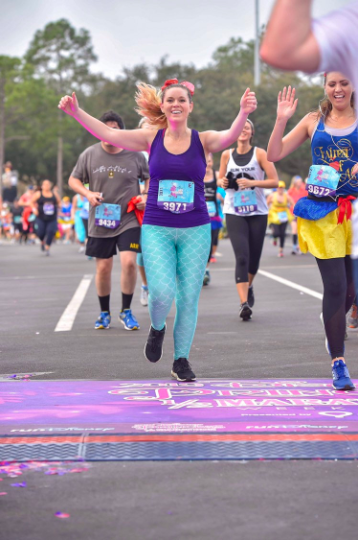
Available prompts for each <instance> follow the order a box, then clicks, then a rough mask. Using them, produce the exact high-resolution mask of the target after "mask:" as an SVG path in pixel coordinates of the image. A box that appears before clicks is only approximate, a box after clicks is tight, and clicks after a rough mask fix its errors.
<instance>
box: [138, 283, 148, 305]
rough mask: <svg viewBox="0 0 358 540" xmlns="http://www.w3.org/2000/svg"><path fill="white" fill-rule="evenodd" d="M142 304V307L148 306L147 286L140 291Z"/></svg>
mask: <svg viewBox="0 0 358 540" xmlns="http://www.w3.org/2000/svg"><path fill="white" fill-rule="evenodd" d="M140 303H141V304H142V306H147V305H148V287H146V286H145V285H142V287H141V289H140Z"/></svg>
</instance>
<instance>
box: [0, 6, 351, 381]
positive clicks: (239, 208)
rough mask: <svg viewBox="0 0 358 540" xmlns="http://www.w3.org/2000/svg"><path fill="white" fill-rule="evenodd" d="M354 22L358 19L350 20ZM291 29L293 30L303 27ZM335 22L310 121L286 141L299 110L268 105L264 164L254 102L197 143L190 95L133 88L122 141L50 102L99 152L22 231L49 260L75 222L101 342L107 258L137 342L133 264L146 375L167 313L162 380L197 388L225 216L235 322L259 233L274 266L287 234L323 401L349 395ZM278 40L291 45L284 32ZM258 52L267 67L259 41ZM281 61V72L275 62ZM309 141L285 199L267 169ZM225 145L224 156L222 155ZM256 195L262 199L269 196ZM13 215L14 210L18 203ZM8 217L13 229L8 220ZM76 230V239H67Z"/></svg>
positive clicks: (347, 243)
mask: <svg viewBox="0 0 358 540" xmlns="http://www.w3.org/2000/svg"><path fill="white" fill-rule="evenodd" d="M287 4H288V3H287V1H285V0H278V1H277V2H276V5H275V9H274V12H273V15H272V19H271V21H270V24H269V27H268V31H267V36H266V38H265V40H266V39H267V40H268V41H269V42H270V41H273V42H274V40H275V39H276V40H277V39H278V38H277V36H279V35H280V32H282V25H286V24H287V23H289V22H290V21H291V15H292V14H290V16H288V15H287V17H286V19H285V17H283V15H282V13H285V10H286V9H288V8H287ZM310 4H311V2H309V1H306V0H300V2H296V1H295V0H294V1H293V2H291V3H290V6H291V7H292V6H293V9H297V10H299V9H300V7H299V6H301V9H302V6H303V5H304V6H305V7H306V8H307V6H308V14H309V7H310ZM353 9H355V10H356V11H357V13H356V15H357V16H358V6H357V5H356V7H355V8H353ZM299 15H300V16H301V19H304V17H303V15H302V13H301V14H300V13H298V14H297V16H299ZM348 16H349V12H348ZM334 17H335V15H334V14H333V15H331V18H329V17H328V19H327V18H326V20H323V21H322V22H321V25H318V26H317V25H316V26H314V27H313V31H314V34H312V35H313V38H314V39H316V41H315V43H316V48H317V49H318V50H320V49H319V47H320V48H321V51H323V52H322V57H323V60H322V62H321V65H320V64H319V62H318V61H317V63H316V65H315V66H313V67H312V66H311V67H310V68H309V69H307V71H315V70H317V69H318V68H322V71H325V73H324V97H323V99H322V100H321V101H320V103H319V105H318V107H317V110H316V111H313V112H308V114H307V115H306V116H304V118H302V119H301V120H300V121H299V122H298V124H297V125H296V126H295V127H294V128H293V129H292V130H291V131H290V132H289V133H288V134H287V135H285V129H286V125H287V122H288V120H289V119H290V118H291V117H292V116H293V115H294V114H295V111H296V108H297V102H298V99H297V97H296V91H295V89H294V88H291V86H288V87H285V88H284V89H283V90H282V91H281V92H279V94H278V101H277V114H276V121H275V124H274V126H273V130H272V134H271V137H270V140H269V143H268V148H267V150H265V149H263V148H259V147H256V146H255V145H254V136H255V127H254V124H253V123H252V121H251V120H250V119H249V118H248V116H249V114H250V113H252V112H254V111H255V110H256V108H257V101H256V96H255V93H254V92H252V91H250V89H249V88H248V89H247V90H246V91H245V93H244V94H243V96H242V98H241V101H240V110H239V113H238V115H237V116H236V118H235V119H234V120H233V123H232V125H231V126H230V127H228V129H226V130H223V131H210V130H209V131H205V132H198V131H196V130H195V129H190V128H189V127H188V120H189V117H190V114H191V112H192V110H193V107H194V102H193V96H194V92H195V87H194V85H193V84H192V83H190V82H188V81H183V82H179V81H178V80H176V79H171V80H167V81H165V82H164V84H163V86H162V87H161V89H160V90H158V89H156V88H154V87H153V86H151V85H148V84H145V83H139V84H138V89H137V93H136V96H135V99H136V103H137V112H138V113H139V115H140V116H142V120H141V122H140V123H139V126H138V129H134V130H127V129H126V128H125V125H124V121H123V119H122V118H121V117H120V116H119V115H118V114H116V113H115V112H113V111H108V112H107V113H105V114H104V115H103V116H102V117H101V118H100V119H96V118H93V117H91V116H90V115H89V114H87V113H86V112H85V111H84V110H83V109H81V108H80V107H79V104H78V101H77V97H76V95H75V93H73V94H72V96H64V97H63V98H62V99H61V100H60V103H59V108H60V109H62V110H63V111H64V112H65V113H67V114H68V115H70V116H72V117H73V118H74V120H76V121H78V122H79V123H80V124H81V125H82V126H83V127H84V128H85V129H87V130H88V131H89V132H90V133H92V134H93V135H94V136H95V137H97V138H98V139H99V140H100V141H101V142H99V143H97V144H94V145H93V146H91V147H89V148H87V149H86V150H85V151H84V152H83V153H82V154H81V155H80V156H79V158H78V161H77V163H76V165H75V167H74V169H73V171H72V173H71V176H70V179H69V186H70V188H71V189H72V190H73V191H74V192H75V193H76V196H75V197H74V199H73V202H72V204H71V202H70V201H69V200H62V201H61V200H60V199H59V197H58V195H57V194H56V192H55V191H54V190H53V189H52V188H51V184H50V183H49V182H48V181H47V180H45V181H44V182H43V184H42V186H41V189H40V190H38V191H37V192H36V193H35V194H34V195H32V198H31V208H32V213H33V214H35V220H34V225H33V230H34V231H35V233H36V234H37V236H38V237H39V238H40V240H41V245H42V247H43V249H44V251H45V252H46V254H48V253H49V248H50V245H51V241H52V239H53V237H54V236H55V234H56V230H57V217H58V218H59V227H61V228H62V231H63V236H64V239H65V241H71V235H72V234H73V233H72V229H73V226H75V229H76V216H77V231H76V234H77V238H78V239H79V242H80V243H81V244H83V245H84V244H85V243H86V248H85V249H86V255H87V256H88V257H93V258H95V259H96V288H97V294H98V298H99V304H100V316H99V318H98V319H97V321H96V323H95V328H96V329H107V328H109V326H110V323H111V308H110V295H111V272H112V267H113V256H114V255H115V254H116V252H117V249H118V251H119V256H120V261H121V269H122V272H121V293H122V307H121V311H120V313H119V320H120V321H121V323H122V324H123V325H124V328H125V329H126V330H138V329H139V323H138V321H137V320H136V318H135V317H134V315H133V313H132V310H131V302H132V298H133V293H134V288H135V284H136V278H137V262H138V264H139V267H140V269H141V278H142V293H143V297H145V302H148V308H149V314H150V319H151V326H150V329H149V334H148V337H147V341H146V343H145V346H144V355H145V357H146V358H147V359H148V360H149V361H150V362H158V361H159V360H160V359H161V358H162V356H163V344H164V338H165V334H166V319H167V316H168V313H169V310H170V309H171V306H172V303H173V301H174V300H175V305H176V316H175V321H174V329H173V334H174V362H173V365H172V369H171V375H172V376H173V377H174V378H176V379H177V380H178V381H183V382H184V381H185V382H189V381H193V380H195V374H194V372H193V370H192V367H191V365H190V363H189V354H190V349H191V345H192V341H193V338H194V333H195V328H196V322H197V314H198V309H197V308H198V301H199V295H200V291H201V288H202V286H203V285H204V286H207V285H208V284H209V282H210V272H209V264H210V261H211V262H213V261H214V260H215V257H216V253H217V245H218V237H219V232H220V229H221V228H222V227H223V214H224V215H225V222H226V228H227V233H228V236H229V238H230V241H231V244H232V248H233V251H234V254H235V260H236V266H235V284H236V288H237V293H238V297H239V299H240V309H239V316H240V317H241V318H242V320H243V321H249V320H250V319H251V318H252V314H253V306H254V303H255V295H254V289H253V282H254V278H255V276H256V274H257V271H258V268H259V264H260V258H261V253H262V247H263V243H264V238H265V234H266V230H267V227H268V225H269V226H270V227H271V228H272V236H273V239H274V242H275V243H278V256H279V257H283V254H284V242H285V237H286V228H287V225H288V224H289V223H290V225H291V228H292V239H293V248H292V254H293V255H295V254H297V253H299V252H302V253H307V252H309V253H311V254H312V255H313V256H314V257H315V259H316V261H317V266H318V269H319V272H320V274H321V277H322V282H323V287H324V295H323V310H322V322H323V324H324V327H325V332H326V348H327V352H328V354H329V355H330V357H331V369H332V376H333V387H334V388H335V389H337V390H353V389H354V384H353V382H352V380H351V378H350V375H349V372H348V368H347V365H346V361H345V350H344V338H345V331H346V314H347V313H348V311H349V310H350V309H351V307H352V305H353V302H354V299H355V296H356V292H355V285H354V279H353V276H354V271H353V265H352V259H351V257H350V255H351V252H352V220H351V215H352V202H354V201H355V199H356V198H357V197H358V176H357V173H358V119H357V114H356V109H355V97H354V84H353V82H352V80H351V79H350V78H349V77H348V76H347V73H348V74H350V71H349V70H347V69H344V68H345V64H344V63H340V64H337V62H336V58H335V57H334V55H333V60H332V61H331V60H330V57H329V55H328V54H326V53H327V50H329V47H328V46H327V40H326V41H325V39H326V38H325V36H326V33H325V32H324V30H325V29H326V28H331V25H332V24H333V23H334V21H335V18H334ZM332 21H333V23H332ZM306 22H307V21H306ZM308 22H309V23H310V19H308ZM292 24H293V25H294V24H296V21H294V20H292ZM280 25H281V26H280ZM286 30H287V28H286V29H285V32H286ZM285 36H287V39H290V36H289V34H287V32H286V33H285ZM270 50H271V49H270ZM262 51H263V56H265V54H266V53H265V51H266V43H265V41H264V44H263V46H262ZM318 58H320V57H319V56H318ZM269 60H270V59H269ZM269 60H268V61H269ZM281 60H282V59H281V57H280V58H278V62H280V61H281ZM272 63H274V60H272ZM282 63H283V64H284V63H285V60H282ZM280 67H282V68H283V69H289V68H290V66H286V65H281V66H280ZM293 67H295V66H293ZM338 68H339V69H342V70H343V72H341V71H337V69H338ZM297 69H299V68H297ZM307 139H309V140H310V141H311V152H312V166H311V168H310V170H309V171H307V173H308V177H307V181H306V182H303V180H302V179H301V178H300V177H297V176H296V177H294V178H293V179H292V185H291V187H290V189H289V190H288V191H287V190H286V185H285V183H284V182H283V181H280V180H279V179H278V175H277V171H276V168H275V165H274V163H276V162H278V161H280V160H281V159H283V158H285V157H286V156H288V155H289V154H291V153H292V152H294V151H295V150H296V149H297V148H298V147H299V146H300V145H302V144H303V143H304V142H305V141H306V140H307ZM233 145H235V148H234V149H228V148H229V147H232V146H233ZM218 152H221V153H222V154H221V160H220V169H219V171H218V172H216V171H215V170H214V167H213V154H215V153H218ZM139 180H140V181H141V183H142V187H141V185H140V182H139ZM266 190H271V192H270V194H269V195H268V196H267V191H266ZM222 203H223V208H222ZM17 204H18V205H19V206H21V204H22V203H21V199H20V201H18V203H17ZM23 206H25V205H23ZM14 208H15V205H14ZM25 208H26V206H25ZM24 213H25V210H24V212H23V214H24ZM23 214H22V220H23V219H24V217H23ZM13 215H14V217H16V213H15V214H13ZM30 217H31V216H30ZM2 219H3V217H2ZM28 221H29V219H28ZM81 227H82V229H81V230H82V236H81V235H79V236H78V234H79V233H78V231H79V230H80V229H79V228H81ZM357 255H358V253H357ZM148 293H149V294H148ZM356 311H357V309H356V307H355V314H356Z"/></svg>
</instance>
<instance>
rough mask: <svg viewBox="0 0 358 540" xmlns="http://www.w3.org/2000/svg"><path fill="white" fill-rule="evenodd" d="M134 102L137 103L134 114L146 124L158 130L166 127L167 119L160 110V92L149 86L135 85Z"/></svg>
mask: <svg viewBox="0 0 358 540" xmlns="http://www.w3.org/2000/svg"><path fill="white" fill-rule="evenodd" d="M135 100H136V103H137V107H136V109H135V110H136V112H137V113H138V114H140V116H143V117H145V118H146V119H147V122H148V124H150V125H151V126H155V127H156V128H158V129H162V128H166V127H167V125H168V122H167V118H166V116H165V114H164V113H163V112H162V110H161V108H160V105H161V103H162V91H161V90H157V89H156V88H155V87H154V86H152V85H151V84H146V83H143V82H140V83H138V84H137V92H136V94H135Z"/></svg>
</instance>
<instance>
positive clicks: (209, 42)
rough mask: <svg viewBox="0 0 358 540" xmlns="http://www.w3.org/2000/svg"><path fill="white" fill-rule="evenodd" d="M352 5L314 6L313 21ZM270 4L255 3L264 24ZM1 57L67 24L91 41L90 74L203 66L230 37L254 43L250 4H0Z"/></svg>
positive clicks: (187, 0) (319, 2)
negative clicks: (163, 62)
mask: <svg viewBox="0 0 358 540" xmlns="http://www.w3.org/2000/svg"><path fill="white" fill-rule="evenodd" d="M350 1H351V0H315V1H314V4H313V5H314V11H313V13H314V16H320V15H323V14H325V13H327V12H329V11H332V10H333V9H337V8H339V7H341V6H344V5H347V4H349V3H350ZM273 4H274V0H260V24H266V23H267V21H268V19H269V15H270V12H271V9H272V6H273ZM0 6H1V42H0V54H5V55H9V56H22V55H23V54H24V53H25V51H26V50H27V48H28V45H29V43H30V41H31V39H32V37H33V35H34V33H35V32H36V30H39V29H42V28H44V26H45V25H46V24H47V23H49V22H52V21H56V20H58V19H61V18H66V19H68V20H69V21H70V23H71V24H72V25H73V26H75V27H76V28H86V29H87V30H89V32H90V34H91V36H92V42H93V46H94V51H95V53H96V55H97V56H98V62H97V63H96V64H94V65H93V67H92V71H96V72H102V73H103V74H105V75H106V76H107V77H110V78H112V79H113V78H115V77H116V76H117V75H119V74H120V73H121V71H122V68H123V66H128V67H131V66H134V65H135V64H138V63H141V62H144V63H147V64H155V63H157V62H158V60H159V59H160V58H161V57H162V56H163V55H165V54H168V55H169V61H179V62H180V63H183V64H185V63H194V64H195V65H196V66H197V67H201V66H204V65H206V64H208V63H209V62H210V60H211V56H212V53H213V52H214V51H215V49H216V48H217V47H219V46H220V45H225V44H226V43H227V42H228V40H229V39H230V38H231V37H242V38H243V39H244V40H247V39H251V38H253V37H254V32H255V18H254V12H255V0H115V1H114V0H0Z"/></svg>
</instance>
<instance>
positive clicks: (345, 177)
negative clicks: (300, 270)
mask: <svg viewBox="0 0 358 540" xmlns="http://www.w3.org/2000/svg"><path fill="white" fill-rule="evenodd" d="M357 127H358V119H357V120H356V121H355V122H354V124H353V125H351V126H349V127H348V128H344V129H336V128H330V127H327V126H325V125H324V121H323V119H321V120H320V121H319V123H318V125H317V127H316V129H315V131H314V132H313V134H312V138H311V152H312V162H313V165H319V166H326V167H327V166H331V167H333V168H334V169H335V170H336V171H337V172H338V174H339V181H338V185H337V189H336V196H323V197H317V196H316V195H314V194H313V192H312V193H308V196H307V197H304V198H302V199H300V200H299V201H297V203H296V205H295V208H294V212H293V213H294V215H295V216H297V217H298V219H297V226H298V239H299V246H300V250H301V251H302V252H303V253H307V251H309V252H310V253H312V255H314V257H317V258H318V259H334V258H339V257H345V256H346V255H350V253H351V244H352V226H351V221H350V217H351V213H352V201H353V200H354V199H355V198H356V197H358V178H357V177H356V176H355V175H354V176H353V175H352V169H353V167H354V165H355V164H356V163H357V162H358V130H357ZM313 168H314V167H313ZM324 168H325V167H323V169H324ZM315 169H316V170H319V172H320V173H321V168H320V167H316V168H315ZM326 170H328V171H329V170H330V169H326ZM337 178H338V176H337Z"/></svg>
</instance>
